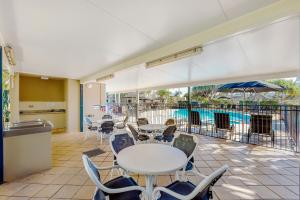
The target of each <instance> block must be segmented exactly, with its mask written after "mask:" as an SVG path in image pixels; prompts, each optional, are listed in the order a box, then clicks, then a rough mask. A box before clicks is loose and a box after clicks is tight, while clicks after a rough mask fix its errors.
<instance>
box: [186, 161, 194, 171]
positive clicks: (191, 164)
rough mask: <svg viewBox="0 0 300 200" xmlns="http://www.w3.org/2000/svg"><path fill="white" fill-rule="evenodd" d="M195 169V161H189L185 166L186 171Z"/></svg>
mask: <svg viewBox="0 0 300 200" xmlns="http://www.w3.org/2000/svg"><path fill="white" fill-rule="evenodd" d="M192 169H193V163H192V162H191V161H189V162H188V163H187V165H186V167H185V171H190V170H192Z"/></svg>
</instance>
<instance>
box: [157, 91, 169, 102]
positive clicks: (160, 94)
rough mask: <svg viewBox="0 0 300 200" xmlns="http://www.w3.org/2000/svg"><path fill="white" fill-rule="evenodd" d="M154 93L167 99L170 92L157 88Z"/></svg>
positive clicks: (164, 99)
mask: <svg viewBox="0 0 300 200" xmlns="http://www.w3.org/2000/svg"><path fill="white" fill-rule="evenodd" d="M156 94H157V95H158V96H159V98H160V99H162V100H163V102H164V101H166V100H168V99H169V98H170V96H171V92H170V91H169V90H158V91H157V92H156Z"/></svg>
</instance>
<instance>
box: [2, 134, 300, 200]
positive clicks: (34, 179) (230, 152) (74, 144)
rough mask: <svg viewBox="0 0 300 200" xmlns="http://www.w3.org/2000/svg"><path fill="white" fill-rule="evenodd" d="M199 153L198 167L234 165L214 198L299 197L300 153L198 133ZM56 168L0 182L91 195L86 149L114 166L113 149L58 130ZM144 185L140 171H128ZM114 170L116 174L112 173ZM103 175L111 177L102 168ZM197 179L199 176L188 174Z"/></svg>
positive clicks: (20, 194) (24, 191)
mask: <svg viewBox="0 0 300 200" xmlns="http://www.w3.org/2000/svg"><path fill="white" fill-rule="evenodd" d="M198 138H199V145H198V146H197V150H196V153H195V165H196V167H197V170H199V171H201V172H202V173H204V174H206V175H209V174H210V173H211V172H212V171H214V170H215V169H216V168H218V167H220V166H221V165H223V164H227V165H229V166H230V169H229V171H228V172H226V174H225V175H224V176H223V177H222V178H221V180H220V181H218V183H217V184H216V186H214V187H213V192H214V195H213V196H214V199H219V200H223V199H224V200H225V199H226V200H233V199H295V200H296V199H299V155H294V154H293V153H289V152H286V151H279V150H274V149H270V148H266V147H260V146H257V145H247V144H241V143H235V142H232V141H228V140H224V139H216V138H212V137H208V136H198ZM52 147H53V151H52V161H53V168H52V169H50V170H47V171H43V172H41V173H37V174H33V175H31V176H27V177H25V178H23V179H19V180H15V181H13V182H11V183H7V184H4V185H2V186H1V187H0V197H1V199H37V200H38V199H91V198H92V196H93V193H94V190H95V186H94V183H92V182H91V181H90V179H89V178H88V176H87V175H86V172H85V169H84V168H83V164H82V160H81V155H82V152H84V151H88V150H90V149H93V148H95V147H99V148H101V149H103V150H105V151H106V153H104V154H101V155H100V156H97V157H94V158H93V161H94V162H95V163H96V164H97V165H99V166H111V164H112V160H113V153H112V152H111V148H110V146H109V144H108V142H107V140H105V142H104V143H103V144H102V145H100V144H99V141H98V140H96V138H95V137H92V138H90V139H88V140H85V139H84V136H83V135H82V134H81V133H67V134H57V135H54V136H53V138H52ZM130 175H131V176H132V177H134V179H135V180H136V181H137V182H138V184H139V185H141V186H145V178H144V176H142V175H138V174H130ZM114 176H116V174H115V175H114ZM101 178H102V180H103V181H107V180H110V179H111V178H112V177H111V176H110V174H109V172H101ZM174 179H175V177H174V174H170V175H164V176H158V178H157V181H158V185H159V186H165V185H168V184H169V183H171V181H174ZM188 179H189V180H190V181H191V182H193V183H195V184H197V183H198V182H199V181H200V180H201V179H199V178H198V177H197V176H192V175H189V176H188Z"/></svg>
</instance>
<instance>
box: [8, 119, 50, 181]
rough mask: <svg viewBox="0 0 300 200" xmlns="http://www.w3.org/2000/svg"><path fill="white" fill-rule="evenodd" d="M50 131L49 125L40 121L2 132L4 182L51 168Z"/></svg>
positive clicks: (15, 125)
mask: <svg viewBox="0 0 300 200" xmlns="http://www.w3.org/2000/svg"><path fill="white" fill-rule="evenodd" d="M51 130H52V126H51V124H49V123H48V122H46V121H42V120H36V121H27V122H19V123H15V124H13V126H11V127H9V128H6V129H4V130H3V137H4V141H3V142H4V180H5V181H11V180H14V179H18V178H21V177H24V176H26V175H29V174H33V173H37V172H40V171H43V170H46V169H50V168H51Z"/></svg>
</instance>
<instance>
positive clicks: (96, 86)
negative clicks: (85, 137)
mask: <svg viewBox="0 0 300 200" xmlns="http://www.w3.org/2000/svg"><path fill="white" fill-rule="evenodd" d="M104 104H105V85H104V84H101V83H88V84H84V85H83V115H84V116H85V115H93V116H94V119H95V120H97V119H100V117H101V114H100V111H99V110H96V109H94V108H93V106H94V105H104Z"/></svg>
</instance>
